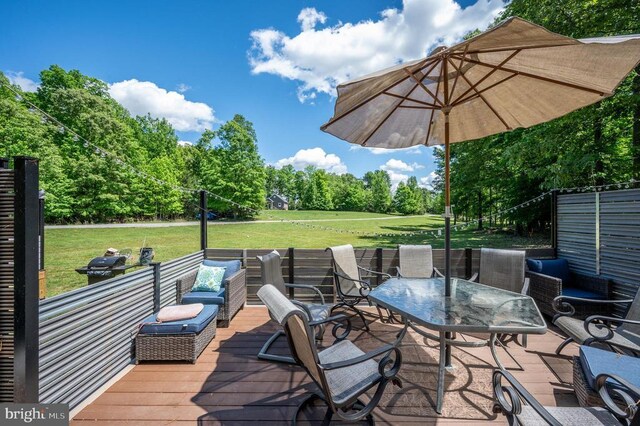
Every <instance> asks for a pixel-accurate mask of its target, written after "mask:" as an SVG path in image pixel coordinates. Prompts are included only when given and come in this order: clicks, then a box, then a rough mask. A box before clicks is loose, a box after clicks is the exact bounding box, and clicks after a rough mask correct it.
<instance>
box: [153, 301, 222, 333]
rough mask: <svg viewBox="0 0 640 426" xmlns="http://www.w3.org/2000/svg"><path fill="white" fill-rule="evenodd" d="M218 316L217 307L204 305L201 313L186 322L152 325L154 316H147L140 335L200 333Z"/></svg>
mask: <svg viewBox="0 0 640 426" xmlns="http://www.w3.org/2000/svg"><path fill="white" fill-rule="evenodd" d="M217 315H218V306H217V305H205V306H204V308H203V309H202V311H200V313H199V314H198V315H197V316H196V317H195V318H191V319H187V320H180V321H169V322H162V323H157V324H153V323H154V322H155V321H156V314H153V315H149V316H148V317H147V318H145V319H144V320H143V321H142V323H143V324H144V325H143V326H142V327H141V328H140V333H141V334H182V333H195V334H198V333H200V332H201V331H202V330H203V329H204V328H205V327H206V326H207V325H209V323H210V322H211V321H212V320H213V319H214V318H215V317H216V316H217Z"/></svg>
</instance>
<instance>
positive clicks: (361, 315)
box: [349, 306, 369, 331]
mask: <svg viewBox="0 0 640 426" xmlns="http://www.w3.org/2000/svg"><path fill="white" fill-rule="evenodd" d="M349 307H350V308H351V309H353V310H354V311H355V312H356V314H358V316H359V317H360V319H361V320H362V322H363V323H364V329H365V330H366V331H369V324H367V320H366V319H365V318H364V314H363V313H362V311H361V310H360V309H358V308H356V307H355V306H349Z"/></svg>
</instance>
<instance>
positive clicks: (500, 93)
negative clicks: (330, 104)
mask: <svg viewBox="0 0 640 426" xmlns="http://www.w3.org/2000/svg"><path fill="white" fill-rule="evenodd" d="M639 60H640V35H635V36H616V37H602V38H593V39H584V40H576V39H573V38H570V37H565V36H562V35H559V34H555V33H552V32H550V31H548V30H546V29H545V28H543V27H540V26H538V25H535V24H532V23H531V22H528V21H525V20H523V19H520V18H517V17H514V18H510V19H508V20H506V21H503V22H502V23H501V24H499V25H497V26H496V27H494V28H492V29H490V30H488V31H486V32H484V33H482V34H480V35H478V36H476V37H473V38H471V39H469V40H466V41H463V42H461V43H459V44H457V45H455V46H453V47H449V48H445V47H439V48H436V49H435V50H434V51H433V52H431V54H430V55H429V56H428V57H426V58H423V59H418V60H414V61H411V62H405V63H402V64H400V65H396V66H394V67H391V68H387V69H384V70H382V71H379V72H376V73H373V74H370V75H367V76H364V77H360V78H357V79H354V80H351V81H348V82H346V83H343V84H340V85H339V86H338V99H337V101H336V105H335V111H334V115H333V117H332V118H331V119H330V120H329V121H328V122H327V123H326V124H324V125H323V126H322V127H321V129H322V130H323V131H325V132H327V133H330V134H332V135H334V136H337V137H338V138H340V139H344V140H345V141H347V142H351V143H354V144H358V145H361V146H364V147H372V148H391V149H393V148H406V147H410V146H414V145H426V146H434V145H444V151H445V175H444V181H445V193H444V198H445V212H444V218H445V262H446V267H445V277H446V278H445V295H446V296H450V294H451V253H450V252H451V241H450V221H451V202H450V201H451V200H450V182H449V175H450V168H449V151H450V150H449V147H450V144H452V143H456V142H463V141H467V140H472V139H478V138H482V137H485V136H489V135H494V134H497V133H501V132H505V131H509V130H513V129H516V128H526V127H530V126H533V125H535V124H539V123H543V122H546V121H549V120H552V119H554V118H557V117H560V116H563V115H565V114H567V113H569V112H571V111H574V110H576V109H578V108H581V107H584V106H586V105H590V104H593V103H596V102H598V101H600V100H602V99H603V98H605V97H607V96H610V95H612V94H613V92H614V90H615V89H616V87H617V86H618V84H620V82H621V81H622V79H623V78H624V77H625V76H626V75H627V74H628V73H629V72H630V71H631V70H632V69H633V68H634V67H635V66H636V65H637V64H638V62H639Z"/></svg>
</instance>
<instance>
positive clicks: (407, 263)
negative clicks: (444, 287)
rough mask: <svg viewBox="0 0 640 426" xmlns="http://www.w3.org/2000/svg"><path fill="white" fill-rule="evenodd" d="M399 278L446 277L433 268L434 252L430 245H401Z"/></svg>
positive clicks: (399, 249) (399, 251) (398, 268)
mask: <svg viewBox="0 0 640 426" xmlns="http://www.w3.org/2000/svg"><path fill="white" fill-rule="evenodd" d="M398 262H399V265H398V266H397V267H396V268H397V270H398V276H399V277H403V278H431V277H433V276H434V275H437V276H439V277H444V275H442V273H441V272H440V271H438V269H437V268H436V267H434V266H433V251H432V250H431V246H430V245H399V246H398Z"/></svg>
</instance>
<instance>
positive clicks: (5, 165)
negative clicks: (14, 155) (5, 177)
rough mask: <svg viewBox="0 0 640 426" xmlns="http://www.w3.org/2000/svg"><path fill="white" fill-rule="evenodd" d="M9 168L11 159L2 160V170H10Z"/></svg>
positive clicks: (0, 161) (0, 166)
mask: <svg viewBox="0 0 640 426" xmlns="http://www.w3.org/2000/svg"><path fill="white" fill-rule="evenodd" d="M8 168H9V159H8V158H4V157H3V158H0V169H8Z"/></svg>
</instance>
